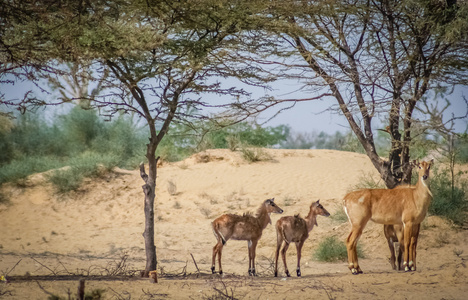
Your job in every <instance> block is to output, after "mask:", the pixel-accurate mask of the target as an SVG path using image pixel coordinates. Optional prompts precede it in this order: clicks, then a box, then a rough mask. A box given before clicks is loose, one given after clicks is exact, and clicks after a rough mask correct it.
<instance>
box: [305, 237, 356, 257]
mask: <svg viewBox="0 0 468 300" xmlns="http://www.w3.org/2000/svg"><path fill="white" fill-rule="evenodd" d="M357 253H358V257H360V258H362V257H363V256H364V255H363V252H362V249H361V248H360V245H358V247H357ZM314 258H315V259H316V260H318V261H325V262H337V261H345V260H346V259H347V258H348V252H347V250H346V245H345V244H344V242H343V241H340V240H338V238H337V237H336V236H329V237H327V238H325V240H323V241H322V242H321V243H320V244H319V246H318V248H317V249H316V251H315V253H314Z"/></svg>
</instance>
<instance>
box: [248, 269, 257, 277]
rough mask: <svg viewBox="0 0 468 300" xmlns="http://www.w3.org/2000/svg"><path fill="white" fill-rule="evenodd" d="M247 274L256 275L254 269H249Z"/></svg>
mask: <svg viewBox="0 0 468 300" xmlns="http://www.w3.org/2000/svg"><path fill="white" fill-rule="evenodd" d="M249 276H257V274H255V269H249Z"/></svg>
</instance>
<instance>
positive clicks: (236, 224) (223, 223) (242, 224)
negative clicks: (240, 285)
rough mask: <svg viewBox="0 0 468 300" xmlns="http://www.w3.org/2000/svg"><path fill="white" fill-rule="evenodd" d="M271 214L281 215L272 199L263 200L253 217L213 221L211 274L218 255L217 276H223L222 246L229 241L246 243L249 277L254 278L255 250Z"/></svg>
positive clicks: (224, 218) (223, 217) (225, 216)
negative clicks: (213, 240)
mask: <svg viewBox="0 0 468 300" xmlns="http://www.w3.org/2000/svg"><path fill="white" fill-rule="evenodd" d="M271 213H280V214H281V213H283V210H282V209H281V208H279V207H278V206H277V205H276V204H275V202H274V198H273V199H268V200H265V202H263V203H262V205H261V206H260V207H259V208H258V210H257V214H256V215H255V216H253V215H251V214H249V213H247V214H243V215H242V216H240V215H235V214H224V215H222V216H220V217H218V218H217V219H215V220H214V221H213V222H212V223H211V225H212V226H213V233H214V235H215V237H216V239H217V241H218V242H217V243H216V245H215V246H214V247H213V264H212V267H211V272H213V273H215V261H216V255H218V263H219V274H223V268H222V267H221V254H222V251H223V246H224V245H225V244H226V242H227V241H228V240H229V239H233V240H243V241H247V245H248V248H249V275H253V276H255V250H256V248H257V243H258V240H259V239H260V238H261V237H262V232H263V229H265V227H267V225H268V224H271V219H270V214H271Z"/></svg>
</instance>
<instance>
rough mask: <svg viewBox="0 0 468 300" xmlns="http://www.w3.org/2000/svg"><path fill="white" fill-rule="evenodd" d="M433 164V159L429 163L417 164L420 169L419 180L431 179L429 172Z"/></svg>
mask: <svg viewBox="0 0 468 300" xmlns="http://www.w3.org/2000/svg"><path fill="white" fill-rule="evenodd" d="M433 163H434V160H433V159H431V160H430V161H429V162H426V161H423V162H420V163H417V164H416V165H417V166H418V168H419V178H420V179H421V180H424V181H425V180H427V179H428V178H429V171H430V170H431V166H432V164H433Z"/></svg>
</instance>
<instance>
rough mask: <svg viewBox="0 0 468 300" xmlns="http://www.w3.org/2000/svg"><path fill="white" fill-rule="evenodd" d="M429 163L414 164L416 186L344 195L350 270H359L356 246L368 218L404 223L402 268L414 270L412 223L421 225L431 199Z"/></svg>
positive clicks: (362, 191) (386, 223)
mask: <svg viewBox="0 0 468 300" xmlns="http://www.w3.org/2000/svg"><path fill="white" fill-rule="evenodd" d="M432 163H433V161H432V160H431V161H430V162H425V161H423V162H421V163H416V164H417V166H418V168H419V178H418V183H417V184H416V185H415V186H406V187H398V188H394V189H362V190H358V191H354V192H351V193H349V194H347V195H346V196H345V197H344V210H345V212H346V214H347V215H348V219H349V222H350V223H351V232H350V233H349V236H348V238H347V239H346V248H347V250H348V263H349V266H348V267H349V269H350V270H351V273H353V274H359V273H362V270H361V268H360V267H359V263H358V258H357V252H356V246H357V241H358V240H359V237H360V236H361V234H362V231H363V230H364V227H365V226H366V224H367V222H368V221H369V220H372V221H374V222H376V223H379V224H385V225H403V228H404V229H403V245H404V257H403V267H404V268H405V271H410V270H412V271H413V270H416V257H415V255H416V251H415V248H416V243H417V236H415V230H414V229H413V226H418V225H419V224H421V222H422V221H423V220H424V218H425V217H426V213H427V209H428V207H429V204H430V203H431V201H432V193H431V191H430V190H429V186H428V181H429V171H430V168H431V165H432ZM415 228H416V227H415ZM400 242H401V241H400ZM410 249H414V251H410Z"/></svg>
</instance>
